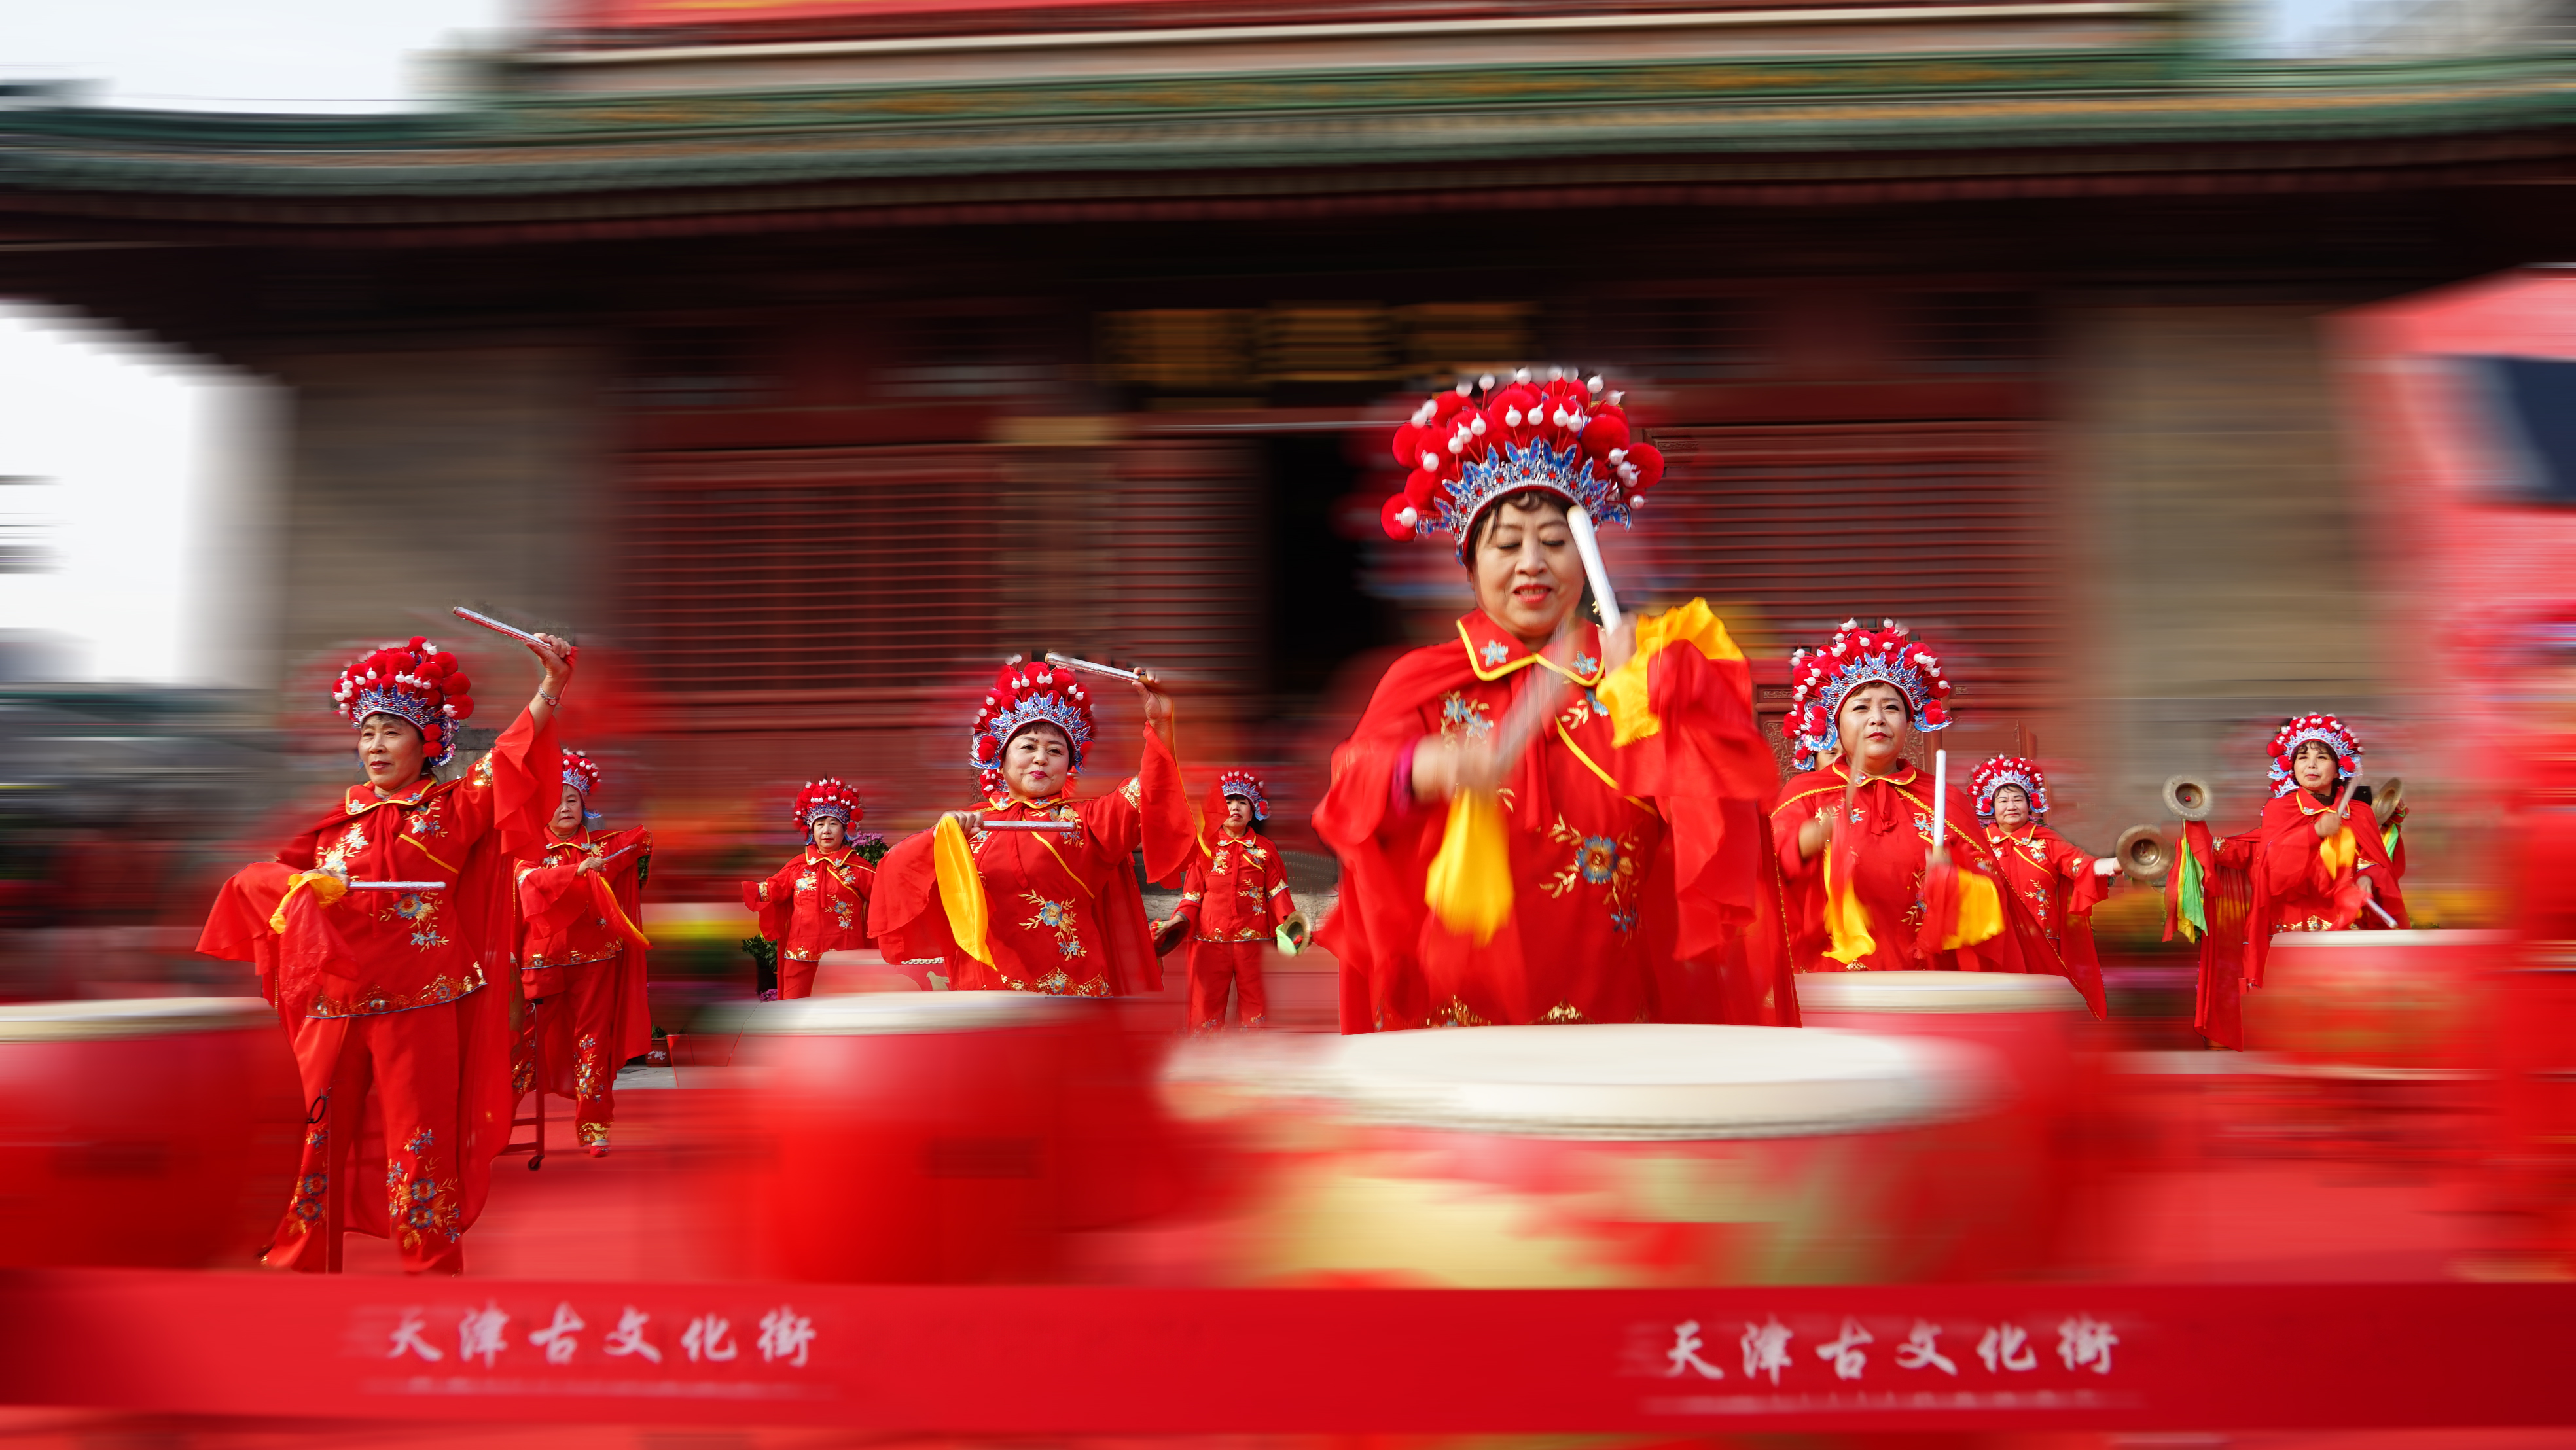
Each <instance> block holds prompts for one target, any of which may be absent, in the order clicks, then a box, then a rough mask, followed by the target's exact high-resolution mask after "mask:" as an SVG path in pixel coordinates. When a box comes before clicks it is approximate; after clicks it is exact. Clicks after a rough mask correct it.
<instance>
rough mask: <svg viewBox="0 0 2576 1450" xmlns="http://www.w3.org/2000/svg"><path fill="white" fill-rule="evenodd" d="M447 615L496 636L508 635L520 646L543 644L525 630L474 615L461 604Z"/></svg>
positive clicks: (487, 617) (488, 616)
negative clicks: (480, 627)
mask: <svg viewBox="0 0 2576 1450" xmlns="http://www.w3.org/2000/svg"><path fill="white" fill-rule="evenodd" d="M448 613H450V614H453V615H455V616H456V617H457V618H459V619H462V620H464V621H466V622H467V623H469V624H479V625H481V626H483V627H484V628H485V629H488V630H492V631H494V632H495V633H498V634H506V635H508V636H509V637H510V638H512V639H515V640H517V641H518V642H519V643H521V644H534V645H542V644H543V643H544V641H543V640H540V639H538V638H537V637H536V636H535V635H533V634H530V633H528V632H527V631H526V630H524V629H519V628H515V627H513V626H511V625H507V624H503V623H502V622H501V621H499V620H497V619H494V618H493V617H492V616H490V615H488V614H477V613H475V612H474V611H473V610H471V609H468V608H466V607H465V606H464V605H462V604H460V605H457V606H456V607H455V608H454V609H451V610H449V611H448Z"/></svg>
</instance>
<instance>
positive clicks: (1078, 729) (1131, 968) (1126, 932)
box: [869, 656, 1193, 997]
mask: <svg viewBox="0 0 2576 1450" xmlns="http://www.w3.org/2000/svg"><path fill="white" fill-rule="evenodd" d="M1135 689H1136V693H1137V696H1138V697H1139V699H1140V701H1141V702H1142V703H1143V705H1144V709H1145V732H1144V733H1145V742H1144V744H1145V749H1144V760H1143V763H1142V765H1141V767H1140V768H1139V769H1138V771H1137V773H1136V774H1135V776H1133V777H1132V778H1130V779H1129V780H1128V781H1127V782H1126V783H1125V784H1124V785H1121V786H1120V787H1118V788H1117V789H1116V790H1113V791H1111V792H1109V793H1108V794H1106V795H1097V796H1088V797H1083V798H1080V799H1077V798H1075V796H1074V794H1073V788H1074V782H1075V779H1076V777H1077V776H1078V774H1079V772H1080V771H1081V769H1082V760H1083V756H1084V753H1085V752H1086V751H1087V750H1088V749H1089V747H1090V744H1091V736H1092V716H1091V696H1090V693H1089V692H1088V691H1086V690H1084V689H1083V687H1082V685H1081V684H1080V683H1079V682H1078V681H1077V680H1076V679H1075V677H1074V673H1073V671H1072V670H1071V669H1069V668H1064V667H1059V666H1054V665H1047V664H1035V663H1031V664H1024V663H1022V662H1021V661H1020V660H1019V659H1018V657H1016V656H1014V657H1013V658H1012V660H1011V662H1010V664H1008V665H1006V666H1005V667H1004V668H1003V670H1002V672H1001V674H1000V675H998V676H997V677H995V679H994V681H993V685H992V688H991V689H990V690H989V691H988V692H987V693H986V694H985V696H984V705H983V708H982V709H981V710H980V711H979V712H977V714H976V716H975V724H974V728H973V731H972V733H971V734H970V736H969V737H968V738H969V740H970V742H971V744H970V746H969V751H968V760H969V761H970V763H972V764H973V765H974V766H975V769H976V773H977V776H978V779H979V781H980V783H981V784H982V787H983V791H984V804H983V805H982V806H980V807H978V808H977V809H975V810H971V811H952V812H950V813H948V814H947V815H945V816H943V817H941V818H940V822H939V825H938V827H937V829H935V830H932V831H925V832H923V833H921V834H920V835H917V836H914V837H912V838H910V839H909V840H906V841H904V842H903V843H901V844H900V845H898V846H896V847H895V848H894V849H893V850H891V851H888V852H887V853H886V857H885V860H884V862H883V863H881V865H880V867H879V873H878V876H879V884H878V888H877V895H876V903H875V906H874V909H873V910H872V912H871V914H870V917H869V924H870V926H871V927H872V928H873V929H874V931H875V932H876V935H877V938H878V940H879V942H880V943H882V944H883V946H884V948H885V954H886V959H887V960H888V961H900V962H914V961H921V960H923V959H928V958H936V959H939V960H941V961H943V962H944V963H945V964H946V966H947V967H948V977H949V985H950V987H952V988H954V989H958V990H969V991H971V990H978V989H981V990H987V991H1011V992H1045V993H1051V994H1054V995H1059V996H1070V997H1107V996H1119V995H1124V994H1126V993H1130V992H1140V991H1143V992H1150V991H1157V990H1160V989H1161V987H1162V982H1163V976H1162V968H1161V966H1160V965H1159V964H1158V963H1157V961H1156V960H1155V956H1154V942H1153V937H1152V934H1151V932H1150V931H1149V930H1148V928H1147V925H1146V921H1145V900H1144V896H1143V894H1142V893H1141V892H1140V891H1139V890H1138V889H1137V884H1136V872H1135V868H1134V866H1133V865H1132V864H1131V863H1132V861H1133V860H1134V857H1135V853H1136V852H1137V850H1138V849H1139V848H1142V849H1143V851H1144V853H1145V872H1146V874H1147V876H1149V877H1150V878H1152V879H1154V880H1157V881H1161V880H1165V879H1167V878H1169V877H1172V876H1174V875H1177V874H1178V873H1179V872H1180V870H1181V868H1182V867H1183V866H1185V865H1186V864H1188V861H1189V855H1190V850H1191V842H1192V830H1193V828H1192V824H1191V821H1190V809H1189V802H1188V801H1187V800H1186V799H1185V798H1184V797H1183V794H1182V787H1181V768H1180V765H1179V763H1178V762H1177V761H1175V760H1174V759H1173V757H1172V751H1171V744H1170V740H1169V734H1170V731H1171V728H1172V702H1171V697H1170V696H1168V695H1166V694H1164V693H1163V692H1162V689H1161V687H1160V686H1158V685H1156V684H1155V683H1154V681H1153V679H1152V677H1151V676H1148V675H1144V674H1141V673H1140V674H1139V675H1138V677H1137V679H1136V681H1135ZM1019 821H1043V822H1047V823H1049V827H1048V828H1046V829H1038V830H1027V829H1010V828H1008V827H1006V826H1004V825H1003V824H1002V823H1006V822H1019Z"/></svg>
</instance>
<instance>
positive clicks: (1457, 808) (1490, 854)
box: [1422, 791, 1512, 946]
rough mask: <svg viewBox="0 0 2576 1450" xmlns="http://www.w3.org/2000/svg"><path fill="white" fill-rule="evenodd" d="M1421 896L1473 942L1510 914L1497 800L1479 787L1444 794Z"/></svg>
mask: <svg viewBox="0 0 2576 1450" xmlns="http://www.w3.org/2000/svg"><path fill="white" fill-rule="evenodd" d="M1422 899H1423V901H1424V902H1425V903H1426V904H1427V905H1429V906H1430V908H1431V914H1432V915H1433V916H1435V917H1437V918H1439V920H1440V924H1441V925H1442V926H1444V927H1446V928H1448V929H1449V930H1451V931H1454V932H1457V933H1459V934H1460V935H1462V936H1466V937H1470V938H1473V939H1474V940H1475V942H1476V944H1477V945H1478V946H1482V945H1484V944H1485V943H1486V942H1489V941H1492V940H1493V939H1494V933H1495V932H1497V931H1500V930H1501V929H1502V925H1503V922H1504V921H1505V919H1507V918H1508V917H1510V916H1511V914H1512V853H1511V846H1510V844H1509V842H1508V841H1507V840H1506V839H1505V837H1504V834H1503V807H1502V802H1501V801H1499V800H1498V799H1496V798H1495V797H1494V796H1492V795H1488V794H1485V793H1483V792H1480V791H1460V792H1459V793H1458V794H1456V795H1453V796H1451V797H1450V798H1449V826H1448V829H1447V830H1445V831H1443V832H1442V833H1441V836H1440V853H1439V854H1438V855H1436V856H1434V857H1432V858H1431V874H1430V876H1429V877H1428V878H1427V879H1425V880H1424V882H1423V885H1422Z"/></svg>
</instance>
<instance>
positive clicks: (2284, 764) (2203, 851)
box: [2166, 714, 2407, 1048]
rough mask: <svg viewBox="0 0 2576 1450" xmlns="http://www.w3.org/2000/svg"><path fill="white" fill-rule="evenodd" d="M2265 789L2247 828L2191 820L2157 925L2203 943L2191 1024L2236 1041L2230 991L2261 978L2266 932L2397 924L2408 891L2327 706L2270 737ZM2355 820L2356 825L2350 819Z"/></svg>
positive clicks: (2218, 1040) (2351, 736) (2234, 996)
mask: <svg viewBox="0 0 2576 1450" xmlns="http://www.w3.org/2000/svg"><path fill="white" fill-rule="evenodd" d="M2271 757H2272V759H2271V769H2270V772H2269V773H2270V777H2271V787H2272V796H2271V799H2270V800H2269V801H2267V802H2265V803H2264V806H2263V819H2262V821H2261V822H2260V823H2258V824H2257V825H2256V826H2255V827H2254V829H2252V830H2250V831H2246V832H2244V833H2242V834H2240V835H2235V836H2230V837H2228V838H2226V839H2225V840H2223V841H2214V840H2212V839H2211V833H2210V830H2209V828H2208V827H2207V826H2206V825H2204V824H2202V823H2200V822H2198V821H2193V822H2190V823H2188V824H2186V825H2185V827H2184V829H2183V850H2184V853H2185V856H2184V859H2182V860H2180V861H2178V862H2177V863H2176V869H2175V871H2174V873H2173V874H2172V876H2170V877H2169V878H2168V889H2167V895H2166V935H2167V936H2168V937H2171V936H2172V935H2174V934H2175V933H2177V932H2179V933H2180V934H2181V935H2182V936H2184V937H2186V938H2195V937H2196V938H2197V939H2198V940H2199V942H2200V994H2199V1001H2198V1004H2197V1008H2196V1010H2195V1013H2194V1024H2195V1025H2196V1026H2197V1027H2198V1028H2199V1029H2200V1032H2201V1035H2202V1036H2204V1037H2207V1038H2208V1039H2209V1040H2210V1041H2211V1042H2213V1043H2215V1044H2217V1045H2218V1046H2220V1047H2231V1048H2241V1047H2243V1046H2244V1045H2245V1031H2244V1021H2243V1015H2242V1010H2241V1006H2240V1002H2239V997H2240V995H2241V994H2242V993H2243V991H2244V989H2245V988H2247V987H2260V986H2262V985H2263V968H2264V964H2265V963H2266V962H2267V961H2268V960H2269V958H2270V956H2271V947H2272V934H2273V933H2274V932H2283V931H2352V930H2380V929H2385V928H2391V927H2403V926H2405V925H2406V920H2407V918H2406V897H2405V893H2404V891H2403V890H2402V889H2401V887H2400V885H2399V882H2398V872H2397V868H2396V866H2395V865H2394V864H2393V863H2392V862H2391V861H2390V860H2389V857H2388V847H2387V843H2386V840H2385V839H2384V837H2383V836H2382V835H2381V832H2380V828H2379V826H2378V823H2377V822H2376V821H2374V820H2373V819H2372V818H2371V813H2370V809H2369V808H2368V807H2367V806H2362V807H2358V809H2357V810H2356V806H2355V804H2354V802H2353V800H2352V797H2351V794H2350V792H2351V789H2352V787H2353V786H2355V785H2357V784H2358V783H2359V779H2360V775H2361V737H2360V736H2359V735H2357V734H2355V733H2354V732H2353V730H2352V729H2351V727H2349V726H2347V725H2345V724H2344V723H2343V722H2342V721H2341V720H2338V719H2336V718H2335V717H2334V716H2332V715H2320V714H2309V715H2300V716H2295V717H2293V718H2292V719H2290V720H2288V721H2286V722H2284V723H2283V724H2282V726H2281V729H2280V731H2279V732H2278V733H2277V734H2275V735H2274V736H2273V737H2272V749H2271ZM2356 820H2358V822H2359V824H2358V826H2356V825H2355V824H2354V823H2355V821H2356Z"/></svg>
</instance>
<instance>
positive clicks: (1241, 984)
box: [1155, 770, 1306, 1032]
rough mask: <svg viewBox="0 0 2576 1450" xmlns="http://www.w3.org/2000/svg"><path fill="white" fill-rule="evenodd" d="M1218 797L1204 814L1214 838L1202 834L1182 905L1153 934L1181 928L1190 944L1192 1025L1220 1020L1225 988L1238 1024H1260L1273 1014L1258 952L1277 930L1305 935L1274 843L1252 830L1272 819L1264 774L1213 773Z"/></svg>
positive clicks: (1207, 1027)
mask: <svg viewBox="0 0 2576 1450" xmlns="http://www.w3.org/2000/svg"><path fill="white" fill-rule="evenodd" d="M1216 793H1217V800H1216V801H1215V802H1213V803H1212V804H1213V805H1214V807H1215V808H1214V809H1212V810H1210V811H1209V812H1208V818H1209V820H1210V822H1211V823H1212V824H1213V830H1212V831H1211V832H1210V834H1211V835H1212V836H1213V837H1214V839H1213V840H1208V839H1202V840H1201V841H1200V842H1199V844H1198V849H1197V852H1196V853H1195V854H1194V855H1193V856H1192V857H1191V858H1190V869H1189V876H1188V878H1187V880H1185V881H1184V882H1183V883H1182V886H1181V905H1180V910H1179V911H1178V912H1177V913H1176V914H1175V915H1174V916H1173V917H1172V918H1171V920H1169V921H1166V922H1162V923H1159V924H1158V925H1157V926H1156V927H1155V934H1156V936H1157V937H1160V936H1161V935H1162V934H1163V933H1165V932H1168V931H1172V930H1175V929H1178V930H1183V931H1186V932H1187V933H1188V934H1189V942H1190V955H1189V964H1190V1028H1191V1030H1193V1031H1200V1032H1212V1031H1215V1030H1216V1029H1218V1028H1221V1027H1223V1026H1225V999H1226V991H1227V989H1228V988H1232V989H1233V991H1234V994H1235V995H1234V1000H1235V1009H1234V1016H1235V1022H1236V1025H1238V1026H1242V1027H1259V1026H1262V1025H1264V1024H1265V1023H1266V1022H1267V1021H1268V1020H1269V1016H1270V999H1269V995H1268V994H1267V993H1266V992H1264V991H1263V990H1262V983H1261V953H1262V950H1263V948H1265V947H1267V946H1269V945H1270V944H1271V942H1272V941H1273V940H1275V939H1276V938H1277V935H1278V933H1279V931H1280V930H1281V929H1282V928H1285V929H1287V930H1288V932H1289V933H1290V935H1291V937H1292V938H1302V937H1303V936H1304V935H1305V930H1306V919H1305V918H1304V917H1302V916H1299V915H1298V914H1297V903H1296V902H1295V901H1294V900H1293V899H1291V897H1290V896H1289V894H1288V866H1287V863H1286V862H1285V861H1283V860H1282V859H1281V858H1280V855H1279V848H1278V847H1277V846H1275V845H1273V844H1271V841H1270V838H1269V837H1267V836H1265V835H1263V834H1261V832H1260V831H1259V830H1257V829H1255V826H1256V824H1257V823H1259V822H1262V821H1266V820H1268V819H1270V796H1269V792H1268V791H1266V790H1265V789H1263V787H1262V784H1261V778H1260V777H1259V776H1257V775H1254V774H1253V773H1252V772H1251V771H1248V770H1229V771H1224V772H1222V773H1220V774H1219V775H1218V776H1217V778H1216Z"/></svg>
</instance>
